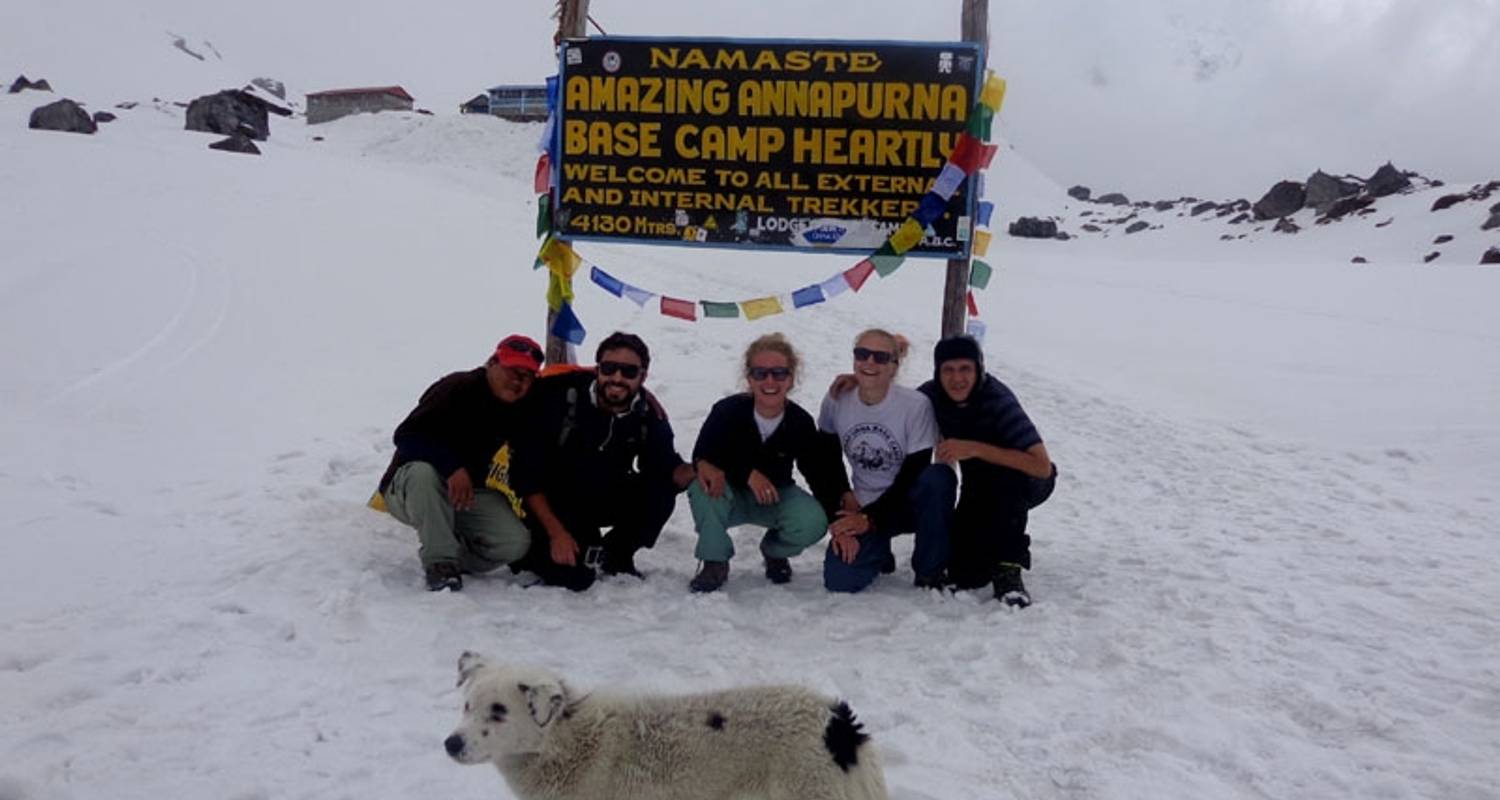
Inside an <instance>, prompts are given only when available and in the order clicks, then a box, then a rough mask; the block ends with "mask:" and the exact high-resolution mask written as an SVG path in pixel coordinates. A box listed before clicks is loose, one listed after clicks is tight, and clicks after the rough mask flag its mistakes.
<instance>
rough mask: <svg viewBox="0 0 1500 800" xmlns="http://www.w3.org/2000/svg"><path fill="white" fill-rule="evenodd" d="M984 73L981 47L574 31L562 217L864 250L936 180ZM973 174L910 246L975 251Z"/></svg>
mask: <svg viewBox="0 0 1500 800" xmlns="http://www.w3.org/2000/svg"><path fill="white" fill-rule="evenodd" d="M983 69H984V65H983V64H982V63H981V61H980V54H979V46H978V45H977V44H972V43H946V44H934V43H906V42H847V41H781V40H777V41H760V40H722V39H694V40H688V39H647V38H610V37H606V38H600V39H589V40H580V41H569V42H565V43H564V45H563V48H562V65H561V68H560V70H559V91H558V99H557V112H558V116H557V127H556V130H555V136H556V137H557V138H556V141H555V142H554V144H555V145H556V146H555V148H554V149H553V153H554V154H555V163H554V164H553V169H554V170H555V173H554V176H553V177H554V179H555V180H554V182H553V186H554V191H555V192H556V194H555V195H554V196H553V203H554V205H553V225H554V229H555V231H556V233H557V235H558V236H560V237H561V238H563V239H603V240H615V241H621V240H624V241H635V242H650V243H668V242H672V243H684V244H701V245H709V246H720V247H749V248H759V249H776V250H783V251H785V250H801V251H826V252H840V253H869V252H871V251H874V250H875V249H876V248H878V247H879V246H880V245H881V244H882V243H883V242H884V241H885V240H886V239H887V238H888V237H889V236H890V234H891V233H892V232H893V231H894V230H895V229H896V228H897V227H898V226H900V225H901V223H902V222H903V221H905V220H906V218H907V217H908V216H910V215H911V213H912V212H913V211H915V210H916V208H917V207H918V204H919V203H920V201H921V199H922V196H923V195H924V194H925V193H927V192H928V190H930V189H931V188H932V187H933V183H934V180H935V179H936V178H937V176H938V174H939V172H941V170H942V168H943V164H944V163H945V160H946V156H947V154H948V153H949V152H951V151H952V148H953V144H954V143H955V142H956V141H957V139H958V135H959V134H960V133H962V132H963V131H964V127H965V124H966V122H967V120H968V118H969V113H970V110H971V109H972V107H973V106H974V103H975V99H976V97H977V92H978V90H979V84H980V77H981V75H982V73H983ZM970 183H971V182H969V181H965V182H964V184H963V185H962V186H961V187H960V188H959V190H958V191H957V192H955V193H954V195H953V196H952V198H950V199H949V201H948V204H947V208H946V209H945V211H944V213H943V214H942V215H941V216H940V217H939V218H938V219H937V220H936V221H934V222H933V223H932V225H931V226H930V228H929V231H928V235H927V237H926V238H925V239H924V240H923V241H922V243H921V244H919V245H917V246H916V247H913V248H912V249H911V250H910V251H909V252H907V253H906V255H908V256H923V255H925V256H935V257H943V258H961V257H965V256H967V254H968V245H969V242H968V238H969V237H968V232H969V230H970V228H971V226H970V224H969V220H970V217H971V215H972V213H973V204H974V198H973V196H972V190H971V187H970V185H969V184H970Z"/></svg>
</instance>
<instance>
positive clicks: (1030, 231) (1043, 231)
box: [1010, 217, 1057, 239]
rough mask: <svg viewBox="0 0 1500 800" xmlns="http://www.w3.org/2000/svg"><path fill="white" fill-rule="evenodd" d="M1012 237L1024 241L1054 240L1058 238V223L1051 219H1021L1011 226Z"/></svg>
mask: <svg viewBox="0 0 1500 800" xmlns="http://www.w3.org/2000/svg"><path fill="white" fill-rule="evenodd" d="M1010 235H1011V236H1018V237H1020V238H1022V239H1052V238H1054V237H1056V236H1057V223H1056V222H1053V221H1052V220H1050V219H1038V218H1036V217H1021V218H1020V219H1018V220H1016V221H1015V222H1012V223H1011V224H1010Z"/></svg>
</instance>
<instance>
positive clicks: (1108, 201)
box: [1094, 192, 1130, 206]
mask: <svg viewBox="0 0 1500 800" xmlns="http://www.w3.org/2000/svg"><path fill="white" fill-rule="evenodd" d="M1094 202H1096V203H1103V204H1105V205H1107V206H1128V205H1130V198H1128V197H1126V196H1125V195H1123V194H1121V193H1119V192H1110V193H1109V194H1106V195H1101V196H1100V197H1099V198H1098V199H1096V200H1094Z"/></svg>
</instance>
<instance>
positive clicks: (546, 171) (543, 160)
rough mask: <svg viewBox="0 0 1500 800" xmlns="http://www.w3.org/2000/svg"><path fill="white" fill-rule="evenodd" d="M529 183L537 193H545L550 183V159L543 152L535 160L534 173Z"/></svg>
mask: <svg viewBox="0 0 1500 800" xmlns="http://www.w3.org/2000/svg"><path fill="white" fill-rule="evenodd" d="M531 184H532V186H531V188H532V189H535V190H536V193H537V194H546V193H547V188H548V187H550V186H551V185H552V159H551V157H549V156H548V155H547V154H546V153H545V152H544V153H542V154H541V156H540V157H538V158H537V160H536V174H535V175H533V176H531Z"/></svg>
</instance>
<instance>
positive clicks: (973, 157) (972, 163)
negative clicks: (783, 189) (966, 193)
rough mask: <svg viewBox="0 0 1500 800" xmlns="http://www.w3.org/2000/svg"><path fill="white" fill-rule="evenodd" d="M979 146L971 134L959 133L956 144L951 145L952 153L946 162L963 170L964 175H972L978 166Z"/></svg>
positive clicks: (978, 142)
mask: <svg viewBox="0 0 1500 800" xmlns="http://www.w3.org/2000/svg"><path fill="white" fill-rule="evenodd" d="M981 146H982V145H981V143H980V141H979V140H978V139H975V138H974V137H973V136H970V135H969V134H967V133H961V134H959V135H958V144H956V145H954V146H953V155H950V156H948V163H949V164H952V165H954V166H956V167H958V168H959V169H961V170H963V171H964V174H965V175H973V174H974V170H975V169H976V168H977V167H978V166H979V158H980V156H981V153H980V149H981Z"/></svg>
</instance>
